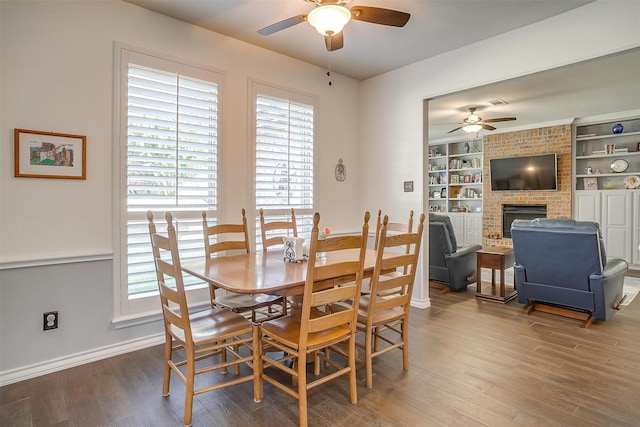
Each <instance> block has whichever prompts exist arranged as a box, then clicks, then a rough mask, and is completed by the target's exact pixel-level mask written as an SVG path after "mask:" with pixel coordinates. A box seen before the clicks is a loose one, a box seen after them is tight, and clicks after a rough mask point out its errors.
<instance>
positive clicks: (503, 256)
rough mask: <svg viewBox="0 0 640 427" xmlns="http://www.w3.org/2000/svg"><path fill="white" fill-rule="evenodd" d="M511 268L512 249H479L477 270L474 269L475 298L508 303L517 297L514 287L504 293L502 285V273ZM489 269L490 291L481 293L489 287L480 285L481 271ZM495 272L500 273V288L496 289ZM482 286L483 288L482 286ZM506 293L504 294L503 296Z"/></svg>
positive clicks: (485, 284)
mask: <svg viewBox="0 0 640 427" xmlns="http://www.w3.org/2000/svg"><path fill="white" fill-rule="evenodd" d="M512 266H513V248H504V247H490V248H485V249H481V250H479V251H478V252H477V268H476V277H477V281H476V298H477V299H482V300H487V301H495V302H501V303H503V304H506V303H508V302H509V301H511V300H512V299H514V298H515V297H516V295H518V292H517V291H516V289H515V287H514V288H513V289H511V290H510V291H509V293H506V291H505V284H504V271H505V270H506V269H507V268H510V267H512ZM483 268H490V269H491V290H490V292H483V291H482V290H483V287H484V288H485V290H487V288H488V287H489V283H488V282H486V283H482V279H481V276H482V269H483ZM496 270H498V271H500V286H499V287H498V288H496V275H495V273H496ZM483 285H484V286H483ZM505 293H506V294H505Z"/></svg>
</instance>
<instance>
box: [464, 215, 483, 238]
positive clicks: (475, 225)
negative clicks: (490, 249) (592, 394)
mask: <svg viewBox="0 0 640 427" xmlns="http://www.w3.org/2000/svg"><path fill="white" fill-rule="evenodd" d="M464 241H465V245H481V244H482V215H475V214H467V215H465V217H464Z"/></svg>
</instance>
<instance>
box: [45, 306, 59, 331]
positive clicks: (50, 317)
mask: <svg viewBox="0 0 640 427" xmlns="http://www.w3.org/2000/svg"><path fill="white" fill-rule="evenodd" d="M57 328H58V312H57V311H48V312H46V313H43V314H42V330H43V331H48V330H49V329H57Z"/></svg>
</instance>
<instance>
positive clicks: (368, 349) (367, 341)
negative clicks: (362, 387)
mask: <svg viewBox="0 0 640 427" xmlns="http://www.w3.org/2000/svg"><path fill="white" fill-rule="evenodd" d="M375 331H376V329H374V328H369V327H367V329H366V331H365V334H364V367H365V372H366V376H367V382H366V384H367V388H371V387H373V360H372V358H371V353H372V346H373V345H374V342H373V341H374V339H373V335H374V334H375ZM376 342H377V339H376ZM349 361H351V359H349Z"/></svg>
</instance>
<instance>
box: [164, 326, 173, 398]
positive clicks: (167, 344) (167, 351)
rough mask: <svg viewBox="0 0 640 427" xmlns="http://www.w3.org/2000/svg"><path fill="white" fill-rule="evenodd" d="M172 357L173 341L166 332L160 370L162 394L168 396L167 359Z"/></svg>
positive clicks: (169, 369)
mask: <svg viewBox="0 0 640 427" xmlns="http://www.w3.org/2000/svg"><path fill="white" fill-rule="evenodd" d="M172 357H173V342H172V339H171V336H170V335H169V334H166V337H165V340H164V369H163V372H162V395H163V396H169V385H170V382H171V366H169V361H170V360H171V358H172Z"/></svg>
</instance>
